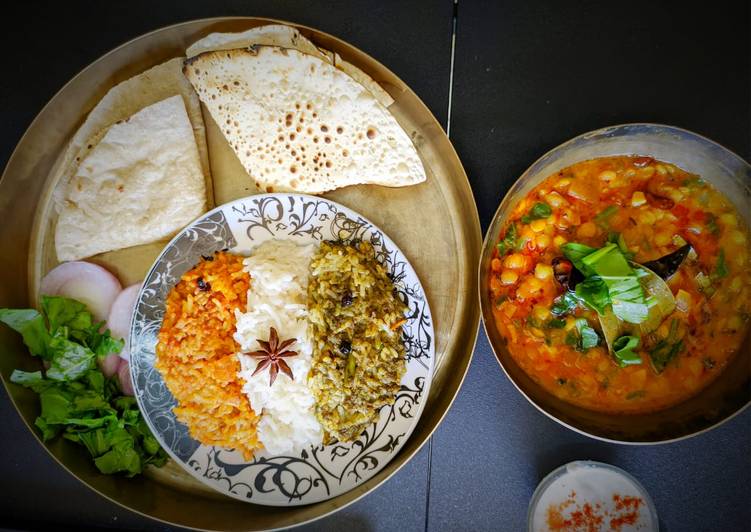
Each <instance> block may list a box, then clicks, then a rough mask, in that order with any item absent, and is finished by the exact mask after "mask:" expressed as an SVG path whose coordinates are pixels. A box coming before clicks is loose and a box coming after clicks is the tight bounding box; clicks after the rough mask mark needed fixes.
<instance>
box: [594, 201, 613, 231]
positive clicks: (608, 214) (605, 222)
mask: <svg viewBox="0 0 751 532" xmlns="http://www.w3.org/2000/svg"><path fill="white" fill-rule="evenodd" d="M616 212H618V206H617V205H610V206H608V207H606V208H605V209H604V210H603V211H601V212H600V213H599V214H597V216H595V223H596V224H597V225H599V226H602V227H605V228H607V227H608V226H609V224H610V218H612V216H613V215H614V214H615V213H616Z"/></svg>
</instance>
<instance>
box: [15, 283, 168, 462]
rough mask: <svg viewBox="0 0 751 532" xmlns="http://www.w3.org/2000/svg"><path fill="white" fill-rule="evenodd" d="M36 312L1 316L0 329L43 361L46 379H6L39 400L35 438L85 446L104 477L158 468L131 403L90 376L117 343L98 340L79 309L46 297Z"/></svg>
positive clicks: (96, 328)
mask: <svg viewBox="0 0 751 532" xmlns="http://www.w3.org/2000/svg"><path fill="white" fill-rule="evenodd" d="M42 311H43V312H42V313H39V312H37V311H35V310H30V309H27V310H18V311H16V310H8V309H5V310H0V321H4V322H5V323H7V324H8V325H10V326H11V327H12V328H14V329H15V330H17V331H18V332H20V333H21V334H22V335H23V338H24V342H25V343H26V345H27V346H28V347H29V350H30V351H31V352H32V353H33V354H35V355H40V356H43V357H44V358H45V359H46V360H49V361H50V367H49V369H48V370H47V371H46V376H45V375H43V374H42V372H41V371H36V372H26V371H19V370H16V371H14V372H13V374H12V375H11V380H12V381H13V382H15V383H17V384H21V385H23V386H26V387H29V388H31V389H33V390H34V391H36V392H37V393H38V394H39V402H40V405H41V412H40V415H39V417H38V418H37V419H36V421H35V425H36V426H37V428H38V429H39V431H40V432H41V435H42V438H44V440H45V441H47V440H51V439H53V438H55V437H57V436H60V435H62V437H64V438H65V439H68V440H70V441H72V442H75V443H77V444H79V445H83V446H85V447H86V448H87V449H88V451H89V453H90V454H91V455H92V457H93V458H94V463H95V464H96V466H97V467H98V468H99V470H100V471H102V472H103V473H125V474H126V475H127V476H133V475H135V474H138V473H140V472H141V471H142V470H143V467H144V466H145V465H147V464H151V465H154V466H157V467H159V466H162V465H164V464H165V463H166V461H167V454H166V453H165V452H164V450H163V449H161V448H160V447H159V443H158V442H157V440H156V438H154V435H153V434H151V431H149V429H148V426H147V425H146V422H145V421H144V419H143V416H141V413H140V411H139V410H138V405H137V403H136V400H135V398H134V397H124V396H122V395H121V391H120V388H119V385H118V382H117V379H116V378H111V379H105V377H104V375H103V374H102V373H101V371H99V370H98V369H97V368H96V358H97V356H104V355H107V354H110V353H115V352H118V351H120V349H122V346H123V343H124V342H123V341H122V340H121V339H114V338H112V336H111V334H110V332H109V331H104V332H100V331H101V329H102V326H103V323H93V320H92V318H91V314H90V313H89V312H88V310H87V309H86V307H85V306H84V305H83V304H82V303H80V302H78V301H75V300H72V299H68V298H61V297H46V296H45V297H43V298H42Z"/></svg>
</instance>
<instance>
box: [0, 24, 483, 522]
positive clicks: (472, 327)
mask: <svg viewBox="0 0 751 532" xmlns="http://www.w3.org/2000/svg"><path fill="white" fill-rule="evenodd" d="M232 21H237V22H248V23H254V24H253V25H254V26H255V25H263V24H269V23H278V24H285V25H289V26H292V27H295V28H298V29H302V30H305V31H307V32H309V33H311V34H316V35H321V36H325V37H327V38H328V39H331V40H332V41H335V42H337V43H342V44H344V45H345V46H348V47H350V48H351V49H353V50H354V51H356V52H357V53H358V54H360V55H361V56H362V57H364V58H366V59H368V60H369V61H372V62H374V63H376V64H378V65H379V66H381V67H382V68H383V69H384V70H386V71H388V73H389V74H390V76H393V78H394V79H396V80H397V81H398V82H399V83H400V84H401V86H402V87H403V90H406V91H408V92H409V93H410V96H411V97H413V98H414V99H415V100H416V101H417V102H418V103H419V106H421V108H422V111H423V114H424V115H425V116H426V117H427V118H428V122H429V124H428V125H432V126H434V127H437V128H438V130H439V131H440V132H441V134H442V136H443V137H444V138H445V139H446V144H447V147H448V150H449V153H448V155H447V157H446V158H447V159H453V160H454V162H455V163H456V165H457V168H458V170H459V171H458V172H456V173H455V175H453V176H452V179H453V180H457V181H459V183H458V184H459V186H460V188H463V189H465V190H466V192H468V195H467V198H468V199H470V200H471V201H470V202H469V203H470V205H468V207H470V209H471V212H466V211H464V212H463V213H462V214H463V215H464V216H465V224H466V225H467V226H468V229H470V230H471V231H470V232H471V233H472V237H473V242H470V243H469V244H470V250H471V249H472V248H474V249H476V250H477V255H478V256H479V255H480V252H481V247H480V246H481V243H482V229H481V226H480V219H479V212H478V210H477V203H476V201H475V199H474V195H473V193H472V188H471V185H470V182H469V178H468V176H467V173H466V170H465V169H464V166H463V164H462V163H461V159H460V158H459V156H458V154H457V152H456V148H455V147H454V145H453V143H452V142H451V140H450V139H449V138H448V136H447V135H446V132H445V129H444V128H443V126H442V125H441V124H440V123H439V122H438V120H437V119H436V118H435V116H434V115H433V113H432V112H431V111H430V109H429V108H428V107H427V106H426V105H425V103H424V102H423V101H422V99H421V98H420V97H419V96H418V95H417V94H416V93H415V92H414V91H413V90H412V89H411V87H409V85H407V84H406V83H405V82H404V81H403V80H402V79H401V78H400V77H399V76H397V75H396V74H395V73H394V72H393V71H391V69H389V68H388V67H386V66H385V65H383V64H382V63H380V61H378V60H377V59H375V58H373V57H372V56H371V55H370V54H368V53H366V52H364V51H363V50H361V49H360V48H359V47H357V46H355V45H353V44H350V43H349V42H348V41H344V40H343V39H341V38H339V37H337V36H335V35H332V34H330V33H328V32H325V31H322V30H320V29H317V28H314V27H312V26H308V25H304V24H299V23H296V22H291V21H286V20H283V19H277V18H269V17H252V16H228V17H221V16H220V17H206V18H198V19H191V20H186V21H182V22H179V23H176V24H168V25H165V26H161V27H159V28H156V29H154V30H151V31H148V32H146V33H143V34H140V35H138V36H136V37H134V38H132V39H129V40H128V41H126V42H124V43H122V44H119V45H118V46H115V47H113V48H111V49H110V50H108V51H107V52H105V53H103V54H102V55H100V56H98V57H96V58H95V59H93V60H92V61H91V62H90V63H88V64H87V65H86V66H84V67H83V68H81V69H80V70H79V71H78V72H76V74H75V75H73V76H72V77H71V78H70V79H69V80H68V81H67V82H66V83H65V84H63V85H62V86H61V87H60V88H59V89H58V90H57V91H56V92H55V93H54V94H53V95H52V96H51V97H50V98H49V100H48V101H47V102H46V103H45V105H44V106H43V107H42V108H41V109H40V110H39V111H38V112H37V113H36V115H35V116H34V118H33V120H32V121H31V122H30V124H29V125H28V126H27V128H26V129H25V131H24V132H23V134H22V135H21V137H20V138H19V140H18V142H17V143H16V145H15V146H14V148H13V151H12V152H11V154H10V156H9V158H8V161H7V163H6V164H5V167H4V168H3V172H2V174H1V175H0V184H2V183H4V182H5V181H6V175H7V174H8V170H9V168H13V167H14V166H15V163H17V159H18V158H19V152H20V148H21V147H22V146H23V145H24V144H26V143H27V142H29V137H30V133H31V132H32V131H33V130H34V129H35V128H36V127H37V126H38V125H39V124H38V123H39V122H40V118H41V117H42V116H43V115H44V114H45V112H46V111H47V110H48V109H49V108H50V107H51V106H52V105H53V104H55V103H56V100H57V99H58V98H60V95H61V93H64V92H65V91H66V89H68V88H69V87H70V86H71V85H73V84H74V83H75V82H76V81H77V80H78V79H79V78H80V77H81V76H82V75H84V74H85V73H86V72H87V70H88V69H89V68H90V67H91V66H92V65H94V64H95V63H98V62H99V61H102V60H106V58H108V57H110V56H112V55H113V54H116V53H117V52H119V51H122V50H123V49H125V48H128V47H130V46H132V45H133V44H134V43H137V42H139V41H141V40H144V39H147V38H149V37H151V36H154V35H155V34H159V33H161V32H165V31H169V30H179V29H180V28H182V27H185V26H190V25H195V24H218V23H226V22H232ZM251 27H252V26H251ZM42 192H43V194H44V193H51V188H49V187H45V188H44V189H43V191H42ZM42 199H43V197H39V198H37V204H39V203H40V202H41V200H42ZM467 215H469V216H467ZM38 223H40V220H39V219H38V216H37V213H35V214H34V221H33V226H32V232H31V238H30V239H29V249H30V251H31V252H33V241H34V240H35V238H36V234H37V233H38V231H37V224H38ZM469 254H470V255H472V253H471V251H470V252H469ZM468 263H469V266H468V268H467V269H466V272H464V275H463V277H464V278H463V279H462V281H463V283H462V284H464V285H466V287H467V288H468V290H470V291H471V290H473V289H475V287H476V284H477V283H474V282H471V281H472V280H471V276H472V275H475V274H476V269H475V268H474V267H473V265H472V261H468ZM27 270H28V271H27V273H28V274H29V278H30V279H33V275H31V274H32V271H31V266H30V264H29V266H28V267H27ZM26 291H27V293H31V292H32V290H31V283H29V284H28V285H27V290H26ZM465 313H467V314H468V315H469V316H468V318H469V319H464V316H463V317H462V318H460V319H461V321H464V322H465V325H464V327H465V328H466V330H467V331H468V332H467V334H468V340H470V341H469V342H466V343H465V344H464V346H465V348H464V349H463V351H464V353H463V356H462V357H461V359H460V361H461V362H463V365H464V367H463V368H455V367H454V368H452V369H454V370H455V369H460V372H459V371H456V372H455V376H458V375H456V374H458V373H460V378H459V379H458V380H457V384H456V386H455V388H454V390H453V392H452V393H451V395H450V396H449V397H448V402H447V404H446V408H445V409H443V411H442V412H441V414H440V415H439V416H438V418H437V420H436V422H435V424H434V425H433V427H432V428H430V429H429V431H428V432H427V433H426V435H425V437H424V439H423V440H422V442H420V444H419V445H417V446H416V447H415V449H414V450H413V451H412V452H410V453H409V454H406V453H407V452H408V451H406V450H405V449H402V451H400V453H399V454H400V455H403V457H404V459H403V461H402V462H401V463H400V464H398V466H397V467H395V468H394V469H393V470H391V471H388V473H387V474H386V475H385V476H383V477H381V478H376V477H378V476H379V475H383V473H384V472H386V469H387V468H388V466H387V467H386V468H384V470H382V471H381V472H380V473H379V474H378V475H376V477H373V478H372V479H370V480H369V481H367V482H366V483H364V484H362V485H361V488H363V487H364V488H365V489H363V491H362V493H360V494H358V495H357V496H355V497H354V498H353V499H352V500H350V501H347V502H344V503H342V504H341V506H337V507H334V508H332V509H331V510H329V511H324V512H322V513H321V514H319V515H316V516H314V517H311V518H310V519H304V520H301V521H299V522H295V523H290V524H286V525H283V526H281V527H278V528H270V529H268V530H281V529H286V528H290V527H297V526H302V525H304V524H309V523H312V522H315V521H317V520H319V519H322V518H324V517H327V516H330V515H332V514H334V513H336V512H338V511H339V510H342V509H343V508H346V507H347V506H349V505H351V504H353V503H355V502H357V501H359V500H360V499H362V498H363V497H364V496H366V495H368V494H370V493H371V492H373V491H375V490H376V489H377V488H379V487H380V486H382V485H383V484H384V483H385V482H386V481H388V480H389V479H391V478H392V477H393V476H394V475H395V474H396V473H397V472H399V471H400V470H401V469H402V467H404V466H405V465H406V464H407V463H408V462H409V461H410V460H412V459H413V458H414V456H415V455H416V454H417V453H419V452H420V451H421V450H422V448H423V446H424V445H425V444H426V443H427V442H428V441H429V440H430V438H432V436H433V434H434V433H435V431H436V430H437V429H438V427H439V426H440V425H441V423H442V422H443V420H444V419H445V417H446V415H447V413H448V411H449V410H450V409H451V406H452V405H453V403H454V401H455V399H456V397H457V395H458V394H459V392H460V390H461V388H462V386H463V385H464V381H465V379H466V376H467V373H468V371H469V366H470V364H471V362H472V358H473V356H474V349H475V347H476V344H477V340H478V335H479V327H480V321H481V315H480V309H479V307H478V306H477V305H476V298H474V297H472V296H471V294H469V295H468V296H467V308H466V309H465ZM473 314H474V315H473ZM455 351H458V350H457V349H455ZM0 381H2V383H3V387H4V388H5V391H6V393H7V395H8V399H9V400H10V401H11V404H12V405H13V407H14V408H15V410H16V412H17V414H18V415H19V417H20V418H21V420H22V421H23V423H24V424H25V425H26V427H27V428H28V429H29V431H30V432H31V434H32V435H33V437H34V438H35V439H36V440H37V442H38V443H39V445H40V446H41V447H42V448H43V449H44V450H45V451H46V453H47V454H48V455H49V456H50V457H51V458H52V459H53V460H54V461H55V462H57V464H59V465H60V467H62V468H63V469H64V470H65V471H67V472H68V473H69V474H70V475H71V476H73V477H74V478H75V479H76V480H77V481H79V482H80V483H81V484H83V485H84V486H86V487H87V488H88V489H90V490H92V491H94V492H95V493H97V494H98V495H99V496H101V497H104V498H105V499H107V500H108V501H110V502H112V503H114V504H116V505H118V506H120V507H122V508H125V509H127V510H129V511H131V512H134V513H136V514H138V515H140V516H143V517H146V518H149V519H153V520H155V521H158V522H160V523H164V524H168V525H172V526H180V527H183V528H187V529H191V530H211V529H209V528H201V527H195V526H191V525H187V524H184V523H179V522H173V521H170V520H167V519H165V518H162V517H158V516H156V515H152V514H150V513H146V512H145V511H141V510H139V509H137V508H135V507H131V506H129V505H128V504H126V503H124V502H120V501H119V500H117V499H115V498H114V497H111V496H109V495H107V494H106V493H104V492H103V491H100V490H99V489H97V488H95V487H94V486H93V485H91V484H89V483H88V482H86V481H85V480H83V479H82V478H81V477H79V476H78V475H77V474H76V473H74V472H73V471H72V470H71V469H70V468H69V467H68V466H67V465H66V464H65V463H64V462H63V461H62V460H61V459H60V458H58V456H57V455H55V454H54V453H53V452H52V451H51V449H50V448H49V447H48V446H47V445H45V444H44V443H43V442H42V441H41V439H40V438H39V435H38V434H37V433H36V431H35V430H34V428H33V427H32V426H31V425H30V424H29V422H28V421H27V419H26V418H25V417H24V416H23V415H22V414H21V410H20V409H19V406H18V404H17V401H16V399H15V398H14V396H13V394H12V393H11V390H10V388H9V383H8V382H6V379H5V378H4V377H3V376H2V375H0ZM446 395H447V394H446ZM444 397H445V396H444ZM412 437H414V435H413V436H412ZM152 482H156V481H153V480H152ZM164 486H165V488H169V486H168V485H166V484H164ZM356 489H357V488H356ZM352 491H354V490H352ZM348 493H351V491H350V492H348ZM345 495H346V494H345ZM228 500H231V499H228ZM334 500H336V498H334V499H331V501H334ZM240 504H246V503H240ZM319 504H320V503H319ZM303 508H304V507H303Z"/></svg>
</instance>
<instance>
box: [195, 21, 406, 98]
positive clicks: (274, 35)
mask: <svg viewBox="0 0 751 532" xmlns="http://www.w3.org/2000/svg"><path fill="white" fill-rule="evenodd" d="M255 45H266V46H279V47H280V48H291V49H294V50H297V51H299V52H302V53H304V54H308V55H312V56H313V57H317V58H318V59H321V60H322V61H326V62H327V63H329V64H331V65H332V66H334V67H336V68H338V69H339V70H341V71H342V72H344V73H346V74H347V75H349V76H350V77H351V78H352V79H354V80H355V81H357V82H358V83H359V84H361V85H362V86H363V87H365V88H366V89H368V91H370V93H371V94H373V96H374V97H375V98H376V99H377V100H378V101H379V102H380V103H381V105H383V106H384V107H389V106H390V105H391V104H392V103H394V99H393V98H392V97H391V95H390V94H389V93H388V92H386V91H385V90H384V89H383V87H381V86H380V85H379V84H378V83H377V82H376V81H375V80H373V78H371V77H370V76H368V75H367V74H366V73H365V72H363V71H362V70H360V69H359V68H357V67H356V66H355V65H353V64H352V63H349V62H347V61H345V60H344V59H342V58H341V56H340V55H339V54H337V53H336V52H331V51H329V50H326V49H324V48H319V47H317V46H316V45H315V44H313V42H312V41H310V40H309V39H306V38H305V36H303V35H302V34H301V33H300V32H299V31H298V30H297V29H295V28H293V27H291V26H285V25H283V24H268V25H266V26H258V27H256V28H251V29H249V30H247V31H243V32H241V33H211V34H209V35H207V36H206V37H204V38H203V39H201V40H199V41H196V42H195V43H193V44H192V45H191V46H190V47H189V48H188V49H187V50H186V52H185V54H186V55H187V56H188V57H189V58H190V57H194V56H196V55H198V54H201V53H204V52H212V51H217V50H234V49H237V48H249V47H251V46H255Z"/></svg>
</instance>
